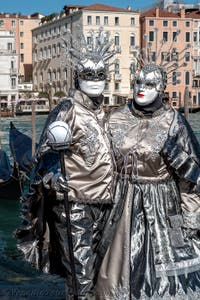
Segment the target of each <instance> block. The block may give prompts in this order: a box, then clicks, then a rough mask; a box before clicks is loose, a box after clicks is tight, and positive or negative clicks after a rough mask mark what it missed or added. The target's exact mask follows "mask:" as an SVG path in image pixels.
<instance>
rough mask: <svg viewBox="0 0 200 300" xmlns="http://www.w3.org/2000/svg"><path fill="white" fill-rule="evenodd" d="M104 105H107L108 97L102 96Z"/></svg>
mask: <svg viewBox="0 0 200 300" xmlns="http://www.w3.org/2000/svg"><path fill="white" fill-rule="evenodd" d="M104 105H109V97H104Z"/></svg>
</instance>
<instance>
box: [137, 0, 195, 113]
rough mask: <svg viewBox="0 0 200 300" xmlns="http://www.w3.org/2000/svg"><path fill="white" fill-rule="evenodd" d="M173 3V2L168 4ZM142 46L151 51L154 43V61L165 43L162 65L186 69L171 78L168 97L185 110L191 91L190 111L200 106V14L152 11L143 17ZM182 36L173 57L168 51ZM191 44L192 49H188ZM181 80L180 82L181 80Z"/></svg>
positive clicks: (156, 9)
mask: <svg viewBox="0 0 200 300" xmlns="http://www.w3.org/2000/svg"><path fill="white" fill-rule="evenodd" d="M168 2H170V1H168ZM140 21H141V23H140V25H141V46H142V47H147V43H151V52H152V57H154V53H155V52H156V49H158V48H159V47H160V43H161V41H163V39H164V40H165V43H164V45H163V47H162V50H161V53H160V57H159V59H158V62H161V60H162V59H164V60H165V61H166V62H167V61H169V60H170V61H174V62H176V61H177V60H181V61H182V63H186V64H187V65H183V66H182V67H181V68H180V69H179V70H178V73H177V72H173V73H172V74H171V78H170V79H169V82H168V85H167V89H166V91H167V93H168V95H169V98H170V101H171V104H172V105H173V106H174V107H176V108H179V107H182V106H184V93H185V87H186V86H187V87H188V89H189V96H190V104H189V105H190V107H193V108H196V107H198V106H200V80H199V78H200V53H199V52H200V40H199V37H200V36H199V34H200V33H199V31H200V11H199V10H188V11H187V13H186V10H185V8H180V9H179V10H178V11H176V12H172V9H171V7H170V6H169V7H168V9H166V10H162V9H159V8H152V9H150V10H148V11H146V12H144V13H143V14H142V15H141V19H140ZM177 30H180V34H179V35H178V36H177V38H176V40H175V42H174V44H173V50H174V51H173V55H172V56H171V57H169V55H168V54H167V51H168V50H169V49H170V47H171V43H172V41H173V39H174V37H175V35H176V32H177ZM188 44H190V48H187V45H188ZM183 49H186V50H185V51H182V50H183ZM177 77H178V80H177Z"/></svg>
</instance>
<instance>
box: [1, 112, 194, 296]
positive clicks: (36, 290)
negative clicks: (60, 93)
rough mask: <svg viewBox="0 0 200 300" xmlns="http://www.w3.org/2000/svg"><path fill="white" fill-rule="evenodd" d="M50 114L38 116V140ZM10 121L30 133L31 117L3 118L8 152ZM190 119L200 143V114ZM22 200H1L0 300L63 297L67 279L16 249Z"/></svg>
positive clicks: (3, 141) (4, 136)
mask: <svg viewBox="0 0 200 300" xmlns="http://www.w3.org/2000/svg"><path fill="white" fill-rule="evenodd" d="M46 117H47V116H36V124H37V125H36V136H37V141H38V140H39V136H40V134H41V131H42V128H43V125H44V123H45V120H46ZM10 121H12V122H13V123H14V125H15V126H16V128H17V129H19V130H20V131H21V132H23V133H25V134H27V135H29V136H31V117H30V116H23V117H16V118H4V119H2V120H1V128H2V148H3V149H4V150H6V151H7V152H8V153H9V145H8V132H9V125H10ZM189 122H190V124H191V126H192V128H193V130H194V132H195V134H196V136H197V138H198V140H199V142H200V113H196V114H190V116H189ZM19 210H20V203H19V201H17V200H12V201H9V202H8V201H4V200H1V202H0V299H1V300H24V299H28V300H36V299H39V300H63V299H64V298H65V296H64V294H65V293H64V282H63V280H62V279H60V278H58V277H56V276H52V275H41V274H40V273H38V272H37V271H35V270H34V269H32V268H31V267H30V266H29V265H28V264H27V263H25V262H24V261H23V260H22V258H21V257H20V256H19V253H18V252H17V250H16V244H15V242H16V241H15V239H14V238H13V236H12V233H13V231H14V230H15V229H16V228H17V227H18V226H19V225H20V218H19V215H20V213H19Z"/></svg>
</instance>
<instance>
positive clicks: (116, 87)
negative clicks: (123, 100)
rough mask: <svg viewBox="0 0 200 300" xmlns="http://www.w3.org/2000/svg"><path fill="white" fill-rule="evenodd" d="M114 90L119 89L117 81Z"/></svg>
mask: <svg viewBox="0 0 200 300" xmlns="http://www.w3.org/2000/svg"><path fill="white" fill-rule="evenodd" d="M115 91H119V82H115Z"/></svg>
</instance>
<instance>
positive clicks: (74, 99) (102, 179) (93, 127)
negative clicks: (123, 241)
mask: <svg viewBox="0 0 200 300" xmlns="http://www.w3.org/2000/svg"><path fill="white" fill-rule="evenodd" d="M68 34H69V40H68V41H67V42H66V43H65V49H66V51H67V53H68V54H70V55H71V63H72V66H73V67H74V69H75V71H74V72H75V77H74V78H75V87H76V89H74V90H70V94H69V97H68V98H67V99H66V100H64V101H62V102H61V103H60V104H58V106H57V107H56V108H55V109H54V110H53V111H52V112H51V113H50V115H49V117H48V119H47V122H46V125H45V127H44V130H43V133H42V135H41V139H40V143H39V148H38V150H37V153H36V159H37V163H36V166H35V169H34V174H33V180H32V183H31V186H30V192H29V194H28V195H27V196H26V197H24V199H23V203H24V212H23V214H24V225H26V226H24V227H23V228H21V229H19V230H17V233H16V235H17V238H18V240H19V242H18V248H19V249H20V250H22V251H23V253H24V254H25V258H26V260H28V261H29V262H30V263H31V264H32V265H34V266H35V267H37V268H38V269H40V270H42V271H44V272H49V273H53V274H59V275H61V276H62V277H64V278H66V282H67V287H68V296H67V299H74V298H73V297H74V295H73V293H74V291H73V287H72V286H73V283H72V281H73V278H72V274H71V273H72V271H71V262H70V258H69V249H68V239H67V230H66V214H65V209H64V204H63V191H67V192H68V198H69V201H70V219H71V220H70V221H71V235H72V242H73V254H74V264H75V273H76V284H77V290H78V295H77V296H78V298H76V299H83V300H86V299H89V298H90V296H91V295H92V290H93V280H94V277H95V276H96V272H97V271H98V270H95V267H94V265H95V261H96V259H97V252H96V250H97V248H98V243H99V241H100V239H101V236H102V232H103V229H104V224H105V222H106V220H107V216H108V214H109V211H110V206H111V203H112V199H113V159H112V152H111V150H110V141H109V139H108V136H107V134H106V131H105V128H104V117H105V115H104V111H103V95H102V93H103V91H104V87H105V81H106V77H107V75H108V66H107V67H106V61H107V60H108V59H109V58H111V57H112V56H113V55H114V54H115V53H116V52H115V51H114V50H112V49H111V46H112V43H111V42H110V41H109V40H108V36H107V35H106V33H105V32H103V30H102V29H99V31H98V35H97V36H96V35H95V34H94V33H93V32H91V34H92V36H93V40H92V45H87V44H86V42H85V38H84V36H83V34H82V32H80V36H78V38H77V40H75V37H74V36H73V35H71V33H69V32H68ZM106 38H107V40H106ZM71 40H72V45H71ZM67 59H70V58H67ZM54 121H64V122H66V123H67V124H68V126H69V128H70V130H71V136H72V137H71V139H72V141H71V144H70V146H69V147H68V148H67V149H65V148H63V149H62V151H65V169H66V172H67V174H68V178H67V179H66V178H63V176H62V174H61V173H60V168H59V164H57V161H58V157H57V155H56V153H55V152H54V151H52V150H51V149H50V148H49V144H48V134H47V133H48V128H49V126H50V125H51V124H52V122H54ZM58 150H60V149H58Z"/></svg>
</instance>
